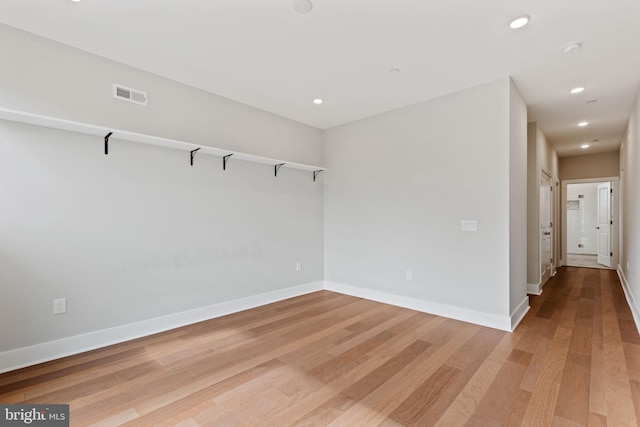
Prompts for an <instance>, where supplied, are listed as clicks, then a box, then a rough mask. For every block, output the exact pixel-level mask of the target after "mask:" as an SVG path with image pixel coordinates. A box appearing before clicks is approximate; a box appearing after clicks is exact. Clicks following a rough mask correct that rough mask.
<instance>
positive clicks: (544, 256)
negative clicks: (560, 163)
mask: <svg viewBox="0 0 640 427" xmlns="http://www.w3.org/2000/svg"><path fill="white" fill-rule="evenodd" d="M551 191H552V182H551V177H550V176H549V175H547V174H546V173H544V172H543V173H542V179H541V180H540V272H541V275H540V284H541V285H544V284H545V282H546V281H547V280H549V278H550V277H551V266H552V258H553V250H552V244H551V242H553V223H552V220H551V218H552V216H551V212H552V202H551V200H552V199H551Z"/></svg>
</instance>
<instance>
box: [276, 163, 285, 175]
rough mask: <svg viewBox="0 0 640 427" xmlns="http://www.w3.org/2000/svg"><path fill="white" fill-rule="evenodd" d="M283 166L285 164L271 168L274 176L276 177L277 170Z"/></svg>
mask: <svg viewBox="0 0 640 427" xmlns="http://www.w3.org/2000/svg"><path fill="white" fill-rule="evenodd" d="M285 164H286V163H280V164H278V165H275V166H274V167H273V172H274V176H278V171H279V170H280V168H281V167H282V166H284V165H285Z"/></svg>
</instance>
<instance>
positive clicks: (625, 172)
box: [618, 97, 640, 330]
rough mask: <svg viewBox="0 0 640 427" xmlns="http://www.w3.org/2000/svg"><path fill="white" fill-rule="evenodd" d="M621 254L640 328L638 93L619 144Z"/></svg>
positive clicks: (624, 279)
mask: <svg viewBox="0 0 640 427" xmlns="http://www.w3.org/2000/svg"><path fill="white" fill-rule="evenodd" d="M620 153H621V156H620V157H621V169H620V181H621V185H620V186H621V193H622V203H621V221H622V229H621V233H620V239H621V248H622V250H621V257H620V263H619V265H618V272H619V273H620V275H621V277H622V282H623V285H624V288H625V292H626V294H627V299H628V300H629V304H630V306H631V311H632V312H633V315H634V319H635V321H636V326H637V327H638V329H639V330H640V221H638V218H640V97H638V98H636V102H635V106H634V108H633V111H632V112H631V117H630V119H629V126H628V128H627V132H626V134H625V136H624V137H623V139H622V147H621V151H620Z"/></svg>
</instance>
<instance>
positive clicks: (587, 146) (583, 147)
mask: <svg viewBox="0 0 640 427" xmlns="http://www.w3.org/2000/svg"><path fill="white" fill-rule="evenodd" d="M580 148H582V149H583V150H584V149H585V148H589V144H582V145H581V146H580Z"/></svg>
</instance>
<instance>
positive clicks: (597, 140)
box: [591, 139, 600, 142]
mask: <svg viewBox="0 0 640 427" xmlns="http://www.w3.org/2000/svg"><path fill="white" fill-rule="evenodd" d="M591 142H600V140H599V139H594V140H593V141H591Z"/></svg>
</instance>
